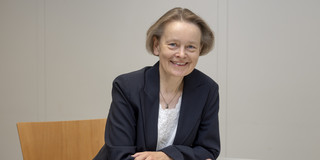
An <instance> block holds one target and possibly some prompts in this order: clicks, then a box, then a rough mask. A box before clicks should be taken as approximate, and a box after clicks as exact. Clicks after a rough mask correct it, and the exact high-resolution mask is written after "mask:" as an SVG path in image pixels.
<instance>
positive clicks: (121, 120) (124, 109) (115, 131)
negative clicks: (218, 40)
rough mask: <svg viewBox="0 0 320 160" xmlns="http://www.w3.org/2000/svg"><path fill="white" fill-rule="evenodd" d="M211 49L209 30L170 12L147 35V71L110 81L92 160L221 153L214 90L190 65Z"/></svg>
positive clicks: (186, 14) (201, 157)
mask: <svg viewBox="0 0 320 160" xmlns="http://www.w3.org/2000/svg"><path fill="white" fill-rule="evenodd" d="M213 44H214V36H213V32H212V31H211V30H210V28H209V27H208V25H207V24H206V23H205V22H204V21H203V20H202V19H201V18H200V17H199V16H197V15H195V14H194V13H192V12H191V11H190V10H188V9H182V8H174V9H172V10H170V11H168V12H167V13H166V14H164V15H163V16H162V17H161V18H160V19H159V20H158V21H157V22H156V23H155V24H153V25H152V26H151V27H150V28H149V30H148V32H147V41H146V47H147V50H148V51H149V52H151V53H152V54H154V55H156V56H158V57H159V62H157V63H156V64H155V65H154V66H152V67H145V68H143V69H141V70H138V71H135V72H131V73H128V74H124V75H120V76H119V77H117V78H116V79H115V80H114V82H113V89H112V103H111V107H110V111H109V115H108V120H107V124H106V131H105V145H104V146H103V147H102V149H101V150H100V151H99V153H98V155H97V156H96V157H95V159H97V160H100V159H101V160H102V159H104V160H106V159H107V160H133V159H134V160H207V159H212V160H214V159H216V158H217V157H218V155H219V152H220V139H219V125H218V110H219V93H218V85H217V84H216V83H215V82H214V81H213V80H212V79H211V78H209V77H208V76H206V75H205V74H203V73H201V72H200V71H198V70H197V69H195V66H196V64H197V62H198V58H199V56H201V55H205V54H207V53H208V52H209V51H210V50H211V49H212V48H213Z"/></svg>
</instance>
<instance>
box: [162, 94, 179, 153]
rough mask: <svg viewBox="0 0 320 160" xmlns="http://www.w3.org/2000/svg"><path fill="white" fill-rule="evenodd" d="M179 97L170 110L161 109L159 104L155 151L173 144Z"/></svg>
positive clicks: (176, 125)
mask: <svg viewBox="0 0 320 160" xmlns="http://www.w3.org/2000/svg"><path fill="white" fill-rule="evenodd" d="M181 97H182V96H180V98H179V100H178V103H177V104H176V107H175V108H172V109H163V108H162V107H161V104H159V117H158V141H157V150H160V149H162V148H165V147H167V146H169V145H172V144H173V141H174V138H175V136H176V132H177V127H178V119H179V112H180V107H181Z"/></svg>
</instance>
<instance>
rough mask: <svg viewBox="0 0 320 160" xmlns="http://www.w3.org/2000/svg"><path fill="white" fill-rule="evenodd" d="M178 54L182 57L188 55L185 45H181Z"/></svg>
mask: <svg viewBox="0 0 320 160" xmlns="http://www.w3.org/2000/svg"><path fill="white" fill-rule="evenodd" d="M176 56H177V57H180V58H185V57H186V50H185V48H184V46H181V47H180V49H179V52H178V53H177V55H176Z"/></svg>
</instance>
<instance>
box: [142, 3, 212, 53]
mask: <svg viewBox="0 0 320 160" xmlns="http://www.w3.org/2000/svg"><path fill="white" fill-rule="evenodd" d="M172 21H185V22H190V23H193V24H195V25H196V26H198V27H199V28H200V30H201V42H200V43H201V45H202V49H201V51H200V56H202V55H206V54H207V53H209V52H210V51H211V50H212V49H213V47H214V34H213V31H212V30H211V29H210V27H209V26H208V25H207V23H206V22H205V21H204V20H203V19H202V18H201V17H199V16H198V15H196V14H194V13H193V12H192V11H190V10H189V9H186V8H180V7H177V8H173V9H171V10H169V11H168V12H167V13H165V14H164V15H163V16H162V17H160V18H159V19H158V21H157V22H156V23H154V24H153V25H152V26H151V27H150V28H149V29H148V31H147V38H146V48H147V51H148V52H150V53H152V54H154V53H153V45H154V44H153V43H154V37H155V38H157V39H158V40H159V39H160V38H161V36H162V34H163V30H164V26H165V25H166V24H167V23H169V22H172Z"/></svg>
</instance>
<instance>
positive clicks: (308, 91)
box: [0, 0, 320, 160]
mask: <svg viewBox="0 0 320 160" xmlns="http://www.w3.org/2000/svg"><path fill="white" fill-rule="evenodd" d="M175 6H182V7H187V8H189V9H191V10H193V11H194V12H195V13H197V14H199V15H200V16H202V17H203V18H204V19H205V20H206V21H207V22H208V23H209V25H210V26H211V27H212V28H213V30H214V31H215V34H216V38H217V42H216V48H215V50H214V51H212V52H211V53H210V54H209V55H206V56H204V57H201V58H200V60H199V64H198V66H197V68H198V69H200V70H202V71H203V72H205V73H207V74H208V75H209V76H210V77H212V78H213V79H215V80H216V81H217V82H218V83H219V85H220V94H221V109H220V126H221V140H222V153H221V157H237V158H252V159H265V160H267V159H275V160H276V159H279V160H283V159H292V160H295V159H296V160H298V159H319V158H320V156H319V154H317V149H319V148H320V137H319V135H320V128H319V126H320V117H319V116H317V114H318V113H319V111H320V109H319V106H320V102H319V101H318V99H319V96H318V93H319V91H320V87H319V85H318V83H317V82H319V81H320V74H319V73H320V72H319V71H318V68H320V63H319V62H318V60H319V58H320V56H319V54H317V53H318V50H317V49H318V42H319V40H318V37H320V32H319V30H318V28H320V11H319V10H318V8H319V7H320V2H319V1H316V0H313V1H312V0H306V1H305V0H304V1H302V0H290V1H289V0H280V1H279V0H277V1H276V0H271V1H270V0H203V1H193V0H185V1H182V0H162V1H150V0H139V1H123V0H120V1H100V0H94V1H88V0H81V1H79V0H68V1H65V0H55V1H50V0H29V1H24V0H0V23H1V25H0V76H1V78H0V120H1V121H0V127H1V131H0V133H1V138H0V141H1V142H2V143H1V145H0V147H1V148H0V159H17V160H20V159H22V155H21V150H20V144H19V139H18V134H17V130H16V126H15V123H16V122H20V121H57V120H73V119H92V118H103V117H106V116H107V112H108V108H109V104H110V100H111V97H110V96H111V95H110V92H111V83H112V80H113V79H114V78H115V77H116V76H117V75H119V74H122V73H126V72H130V71H133V70H137V69H140V68H142V67H144V66H147V65H153V64H154V63H155V62H156V61H157V57H154V56H152V55H150V54H148V53H147V52H146V50H145V47H144V42H145V33H146V30H147V29H148V27H149V26H150V25H151V24H152V23H153V22H155V20H156V19H157V18H159V16H161V15H162V14H163V13H164V12H166V11H167V10H169V9H171V8H173V7H175Z"/></svg>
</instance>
